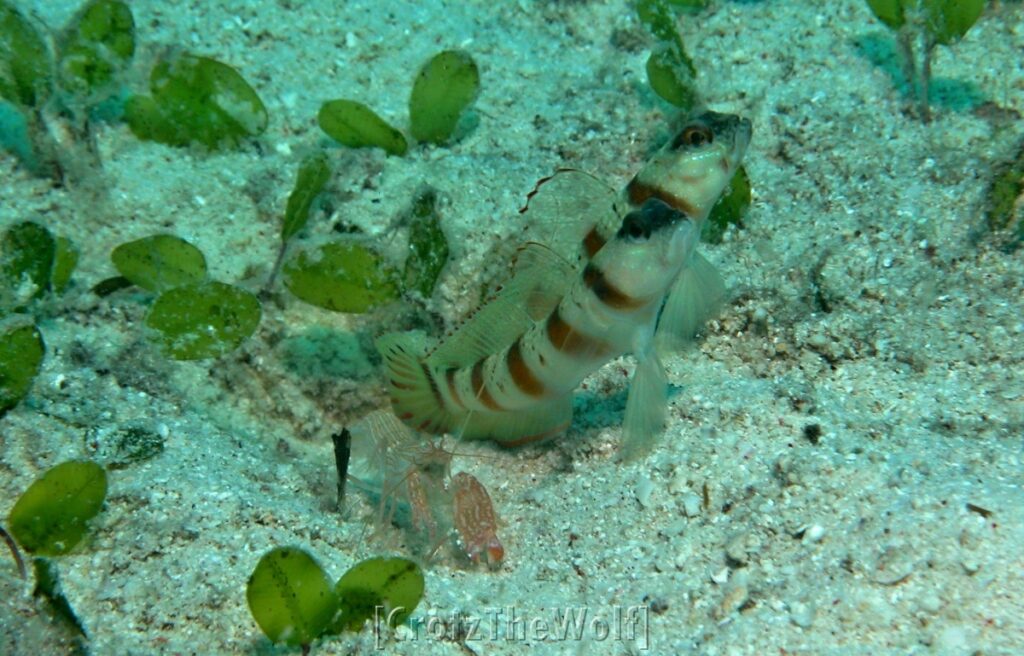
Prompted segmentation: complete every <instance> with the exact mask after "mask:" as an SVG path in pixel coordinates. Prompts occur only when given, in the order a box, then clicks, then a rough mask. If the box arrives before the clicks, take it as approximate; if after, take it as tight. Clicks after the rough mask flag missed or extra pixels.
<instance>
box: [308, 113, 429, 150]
mask: <svg viewBox="0 0 1024 656" xmlns="http://www.w3.org/2000/svg"><path fill="white" fill-rule="evenodd" d="M317 123H318V124H319V125H320V129H321V130H323V131H324V132H325V133H327V136H329V137H330V138H332V139H334V140H335V141H337V142H338V143H341V144H342V145H345V146H348V147H350V148H383V149H384V151H385V152H386V153H387V154H389V155H404V154H405V152H406V151H407V150H408V149H409V144H408V142H407V141H406V140H405V135H403V134H402V133H401V132H399V131H398V130H396V129H395V128H393V127H392V126H391V125H390V124H389V123H388V122H387V121H385V120H384V119H382V118H381V117H380V116H377V114H376V112H374V111H373V110H372V109H370V108H369V107H367V106H366V105H364V104H363V103H361V102H356V101H355V100H345V99H341V100H330V101H328V102H325V103H324V104H323V105H321V107H320V112H319V113H318V114H317Z"/></svg>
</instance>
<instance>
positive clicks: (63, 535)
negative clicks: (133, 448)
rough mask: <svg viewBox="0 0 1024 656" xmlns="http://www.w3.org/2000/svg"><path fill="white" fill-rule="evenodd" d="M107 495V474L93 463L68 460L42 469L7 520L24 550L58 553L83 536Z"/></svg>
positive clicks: (66, 550) (48, 553)
mask: <svg viewBox="0 0 1024 656" xmlns="http://www.w3.org/2000/svg"><path fill="white" fill-rule="evenodd" d="M106 496H107V473H106V472H105V471H103V468H102V467H100V466H99V465H97V464H96V463H94V462H90V461H87V460H72V461H69V462H65V463H61V464H59V465H57V466H56V467H53V468H52V469H49V470H48V471H46V472H45V473H44V474H43V475H42V476H40V477H39V478H38V479H36V481H35V482H34V483H32V485H30V486H29V488H28V489H27V490H25V492H24V494H22V495H21V497H19V498H18V501H17V502H16V503H15V504H14V508H12V509H11V514H10V517H8V519H7V523H8V526H10V529H11V535H13V536H14V539H16V540H17V541H18V544H20V545H21V546H22V547H23V548H24V549H25V551H28V552H29V553H33V554H37V555H40V556H60V555H62V554H66V553H67V552H69V551H71V550H72V549H73V548H74V547H75V545H77V544H78V542H79V541H80V540H81V539H82V536H84V535H85V532H86V529H87V528H88V527H87V525H86V523H87V522H88V521H89V520H90V519H92V518H93V517H95V516H96V515H97V514H98V513H99V511H100V508H102V507H103V500H104V499H105V498H106Z"/></svg>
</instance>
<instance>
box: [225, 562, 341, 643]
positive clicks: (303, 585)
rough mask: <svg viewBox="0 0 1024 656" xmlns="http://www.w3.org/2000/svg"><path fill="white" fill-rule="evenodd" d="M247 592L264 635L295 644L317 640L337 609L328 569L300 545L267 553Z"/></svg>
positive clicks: (257, 567) (277, 640) (274, 640)
mask: <svg viewBox="0 0 1024 656" xmlns="http://www.w3.org/2000/svg"><path fill="white" fill-rule="evenodd" d="M245 596H246V600H247V601H248V602H249V611H250V612H251V613H252V616H253V619H255V620H256V624H258V625H259V627H260V630H262V631H263V633H264V635H266V636H267V637H268V638H269V639H270V640H271V641H272V642H283V643H285V644H287V645H292V646H299V645H308V644H310V643H311V642H313V641H314V640H316V638H317V637H318V636H320V634H321V633H323V632H324V629H326V628H327V625H328V624H329V623H330V622H331V620H332V619H333V618H334V615H335V613H336V612H337V609H338V599H337V596H336V595H335V592H334V589H333V588H332V587H331V581H330V579H329V578H328V576H327V573H326V572H324V570H323V568H321V567H320V565H319V564H318V563H317V562H316V560H315V559H314V558H313V557H312V556H311V555H309V554H308V553H307V552H306V551H304V550H302V549H299V548H297V547H278V548H276V549H272V550H271V551H269V552H267V553H266V554H264V555H263V557H262V558H260V562H259V563H258V564H257V565H256V569H254V570H253V573H252V575H251V576H250V577H249V583H248V585H247V586H246V590H245Z"/></svg>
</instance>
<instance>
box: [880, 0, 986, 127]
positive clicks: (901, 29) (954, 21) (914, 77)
mask: <svg viewBox="0 0 1024 656" xmlns="http://www.w3.org/2000/svg"><path fill="white" fill-rule="evenodd" d="M867 3H868V7H870V8H871V11H872V12H873V13H874V14H875V16H876V17H877V18H878V20H880V21H882V23H884V24H885V25H886V27H888V28H889V29H891V30H896V32H897V42H898V43H899V48H900V54H901V58H902V63H903V70H904V76H905V77H906V79H907V83H908V84H909V85H910V86H911V88H913V89H916V93H917V102H918V108H919V112H920V114H921V120H923V121H924V122H925V123H928V122H929V121H931V108H930V106H929V101H928V92H929V86H930V83H931V76H932V60H931V58H932V51H933V50H934V49H935V46H937V45H944V46H948V45H952V44H954V43H956V42H957V41H959V40H960V39H962V38H963V37H964V35H965V34H967V31H968V30H969V29H971V26H972V25H974V23H975V22H976V21H977V20H978V18H979V17H980V16H981V12H982V11H983V10H984V9H985V1H984V0H867ZM915 44H919V45H920V48H921V53H922V54H921V60H920V62H918V61H917V59H916V58H915V56H914V49H915V47H916V46H915Z"/></svg>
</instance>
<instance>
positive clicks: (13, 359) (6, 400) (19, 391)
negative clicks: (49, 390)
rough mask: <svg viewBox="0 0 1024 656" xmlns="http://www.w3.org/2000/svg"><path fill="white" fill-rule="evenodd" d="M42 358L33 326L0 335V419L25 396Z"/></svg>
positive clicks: (43, 349) (43, 347)
mask: <svg viewBox="0 0 1024 656" xmlns="http://www.w3.org/2000/svg"><path fill="white" fill-rule="evenodd" d="M45 354H46V345H45V344H43V336H42V335H40V334H39V329H38V328H36V327H35V326H32V325H28V326H17V327H14V328H9V329H7V330H6V331H5V332H4V333H3V334H0V417H3V416H4V415H5V414H7V411H8V410H10V409H11V408H13V407H14V406H16V405H18V402H19V401H21V399H23V398H24V397H25V395H26V394H28V391H29V389H30V388H31V387H32V381H33V380H35V377H36V374H38V373H39V367H40V366H41V365H42V363H43V356H44V355H45Z"/></svg>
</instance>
